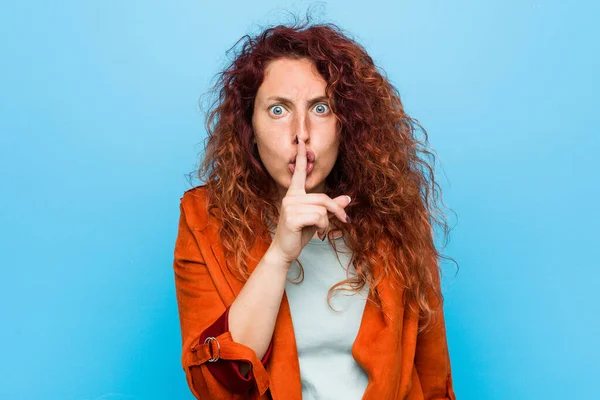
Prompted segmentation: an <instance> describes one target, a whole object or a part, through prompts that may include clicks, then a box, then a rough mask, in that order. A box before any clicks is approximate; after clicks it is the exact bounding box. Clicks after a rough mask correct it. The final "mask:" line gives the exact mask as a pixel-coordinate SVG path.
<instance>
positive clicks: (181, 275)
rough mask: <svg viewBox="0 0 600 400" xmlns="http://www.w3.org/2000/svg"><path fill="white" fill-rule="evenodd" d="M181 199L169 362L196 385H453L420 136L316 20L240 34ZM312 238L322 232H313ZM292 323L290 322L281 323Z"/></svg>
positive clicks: (311, 390)
mask: <svg viewBox="0 0 600 400" xmlns="http://www.w3.org/2000/svg"><path fill="white" fill-rule="evenodd" d="M245 39H246V40H245V42H244V44H243V47H242V49H241V51H240V52H239V54H237V55H236V56H235V58H234V60H233V62H232V63H231V65H230V66H229V67H228V68H227V69H226V70H225V71H224V72H223V73H222V74H221V75H220V80H219V82H218V83H217V85H216V88H218V89H219V90H220V92H219V97H218V101H217V102H216V103H215V106H216V107H215V108H214V109H213V110H212V112H211V113H210V114H209V116H208V121H207V130H208V132H209V138H208V143H207V149H206V155H205V159H204V163H203V164H202V166H201V168H200V171H199V172H200V175H201V176H208V179H206V180H205V182H206V184H205V185H201V186H197V187H194V188H192V189H190V190H188V191H186V192H185V193H184V195H183V197H182V198H181V204H180V212H181V214H180V219H179V230H178V235H177V240H176V244H175V260H174V270H175V283H176V289H177V301H178V307H179V317H180V323H181V332H182V336H183V352H182V353H183V354H182V364H183V368H184V370H185V373H186V377H187V382H188V385H189V387H190V390H191V391H192V393H193V394H194V395H195V396H196V397H197V398H199V399H275V400H295V399H301V398H303V399H317V398H318V399H361V398H362V399H377V400H381V399H455V395H454V391H453V387H452V376H451V369H450V357H449V352H448V348H447V341H446V334H445V325H444V318H443V308H442V301H443V297H442V295H441V289H440V276H439V272H438V259H439V258H440V257H443V256H441V255H440V254H439V253H438V252H437V250H436V248H435V246H434V242H433V226H434V224H438V225H441V226H442V227H444V229H445V231H444V233H445V234H447V225H446V223H445V222H444V219H443V218H440V217H439V216H438V215H442V214H441V213H440V212H439V208H438V206H437V205H436V202H435V200H437V199H438V194H439V187H438V186H437V184H436V183H435V182H434V179H433V171H432V168H431V167H430V165H429V164H428V163H427V162H426V161H424V160H423V159H421V158H420V157H419V155H420V154H425V155H431V153H430V152H429V151H428V150H427V149H426V148H425V143H426V142H427V136H426V134H425V139H424V140H421V141H419V140H418V139H417V138H416V135H415V129H414V125H415V124H418V122H416V121H415V120H413V119H411V118H410V117H408V115H406V113H405V112H404V111H403V107H402V104H401V102H400V99H399V95H398V93H397V91H396V90H395V89H394V87H393V86H392V85H391V84H390V83H389V82H388V81H387V80H386V79H385V78H384V77H383V76H382V75H381V74H380V73H379V72H378V71H377V68H376V66H375V65H374V64H373V61H372V59H371V58H370V57H369V55H368V54H367V53H366V51H365V50H364V49H363V48H362V47H361V46H360V45H359V44H357V43H356V42H354V41H353V40H351V39H349V38H348V37H346V36H345V35H344V34H343V33H342V32H341V31H340V30H339V28H338V27H336V26H335V25H331V24H324V25H312V26H309V25H308V23H305V24H303V25H300V26H277V27H274V28H269V29H266V30H265V31H264V32H262V33H261V34H260V35H258V36H257V37H254V38H251V37H248V36H246V37H245ZM325 239H327V240H325ZM292 321H293V322H292Z"/></svg>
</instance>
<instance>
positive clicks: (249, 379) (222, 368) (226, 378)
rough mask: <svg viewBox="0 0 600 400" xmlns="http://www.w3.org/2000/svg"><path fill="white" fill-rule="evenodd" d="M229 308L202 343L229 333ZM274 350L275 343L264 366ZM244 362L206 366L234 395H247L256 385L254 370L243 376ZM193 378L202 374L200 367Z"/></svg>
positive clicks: (209, 364)
mask: <svg viewBox="0 0 600 400" xmlns="http://www.w3.org/2000/svg"><path fill="white" fill-rule="evenodd" d="M228 319H229V307H227V310H225V312H224V313H223V314H221V316H220V317H219V318H218V319H217V320H216V321H215V322H214V323H213V324H212V325H211V326H209V327H208V328H207V329H205V330H204V332H202V334H201V335H200V343H203V342H204V341H205V340H206V339H207V338H209V337H216V336H219V335H221V334H223V333H225V332H227V331H229V321H228ZM272 349H273V341H271V343H270V344H269V348H268V349H267V351H266V353H265V355H264V356H263V358H262V360H260V361H261V363H262V365H263V366H265V365H266V364H267V362H268V361H269V357H270V355H271V351H272ZM242 364H243V361H236V360H219V361H218V362H209V363H208V364H206V366H207V367H208V370H209V371H210V373H211V374H213V376H214V377H215V378H216V379H217V380H218V381H219V382H220V383H221V385H223V386H224V387H226V388H228V389H229V390H231V392H233V393H246V392H247V391H248V390H249V389H250V388H251V387H252V386H253V384H254V383H255V379H254V375H253V373H252V370H250V372H249V373H248V375H247V376H243V375H242V372H241V370H240V368H241V366H242ZM191 368H192V376H194V375H195V374H200V373H201V369H200V367H199V366H197V365H196V366H193V367H191Z"/></svg>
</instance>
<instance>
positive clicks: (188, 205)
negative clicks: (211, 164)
mask: <svg viewBox="0 0 600 400" xmlns="http://www.w3.org/2000/svg"><path fill="white" fill-rule="evenodd" d="M206 192H207V188H206V185H200V186H195V187H193V188H191V189H188V190H186V191H185V192H184V193H183V195H182V196H181V198H180V199H179V201H180V206H181V212H182V213H183V214H185V219H186V221H187V224H188V225H189V227H190V228H192V229H196V230H203V229H204V228H206V226H207V225H208V203H207V200H206Z"/></svg>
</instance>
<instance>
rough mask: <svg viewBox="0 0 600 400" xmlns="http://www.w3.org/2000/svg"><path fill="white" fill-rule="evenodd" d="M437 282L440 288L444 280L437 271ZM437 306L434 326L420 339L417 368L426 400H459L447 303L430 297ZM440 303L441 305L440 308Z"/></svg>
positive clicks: (429, 327)
mask: <svg viewBox="0 0 600 400" xmlns="http://www.w3.org/2000/svg"><path fill="white" fill-rule="evenodd" d="M434 281H435V282H436V284H437V285H438V286H439V285H440V276H439V272H438V271H437V268H436V270H435V272H434ZM430 301H431V302H432V305H435V308H434V309H435V316H434V317H433V318H434V319H433V321H432V322H431V323H430V324H431V325H430V326H428V327H427V329H426V330H425V331H423V332H421V333H420V334H419V336H418V337H417V348H416V353H415V366H416V369H417V373H418V375H419V381H420V383H421V387H422V389H423V397H424V399H425V400H456V396H455V394H454V388H453V383H452V371H451V367H450V354H449V351H448V343H447V340H446V325H445V322H444V309H443V302H440V301H437V300H435V299H434V298H433V296H430ZM436 303H437V304H436Z"/></svg>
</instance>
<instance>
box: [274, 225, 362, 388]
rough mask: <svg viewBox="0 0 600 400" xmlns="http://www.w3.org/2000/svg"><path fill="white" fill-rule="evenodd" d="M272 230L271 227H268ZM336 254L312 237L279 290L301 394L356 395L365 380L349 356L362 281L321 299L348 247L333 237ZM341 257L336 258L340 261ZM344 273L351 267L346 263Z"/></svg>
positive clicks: (338, 274)
mask: <svg viewBox="0 0 600 400" xmlns="http://www.w3.org/2000/svg"><path fill="white" fill-rule="evenodd" d="M271 236H273V233H271ZM335 243H336V246H337V250H338V256H339V258H340V260H339V261H338V259H337V258H336V255H335V251H334V249H333V247H332V246H331V245H330V244H329V242H328V241H327V240H325V241H321V240H320V239H317V238H313V239H312V240H311V241H310V242H309V243H308V244H307V245H306V246H305V247H304V248H303V249H302V252H301V253H300V256H299V257H298V260H299V261H300V263H301V264H302V266H303V267H304V280H303V281H302V282H301V283H298V284H294V283H292V282H290V281H298V280H299V277H300V275H299V272H300V267H299V265H298V263H297V262H296V261H294V262H293V263H292V265H291V266H290V271H289V273H288V282H286V286H285V291H286V294H287V297H288V301H289V304H290V311H291V315H292V322H293V325H294V334H295V336H296V346H297V348H298V358H299V363H300V378H301V380H302V399H303V400H317V399H318V400H329V399H332V400H333V399H335V400H338V399H344V400H352V399H361V398H362V396H363V394H364V391H365V388H366V386H367V383H368V378H367V375H366V373H365V372H364V370H363V369H362V368H361V367H360V366H359V365H358V364H357V363H356V361H355V360H354V358H353V357H352V345H353V344H354V340H355V339H356V335H357V333H358V329H359V327H360V323H361V320H362V315H363V311H364V308H365V302H366V297H367V294H368V286H367V285H365V287H364V288H363V289H362V291H361V292H360V293H358V294H352V292H349V291H345V290H343V291H337V292H335V294H334V295H333V296H332V298H331V302H330V303H331V306H332V307H333V308H334V309H335V310H336V311H337V312H336V311H333V310H332V309H331V308H329V305H328V304H327V292H328V290H329V288H330V287H332V286H333V285H334V284H336V283H338V282H341V281H343V280H344V279H346V270H345V267H346V266H347V265H348V263H349V261H350V257H351V254H350V250H349V249H348V247H347V246H346V245H345V244H344V241H343V239H342V238H341V237H340V238H338V239H335ZM340 261H341V263H340ZM349 271H350V274H351V275H350V276H352V275H353V274H354V273H355V270H354V266H353V265H350V270H349Z"/></svg>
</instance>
